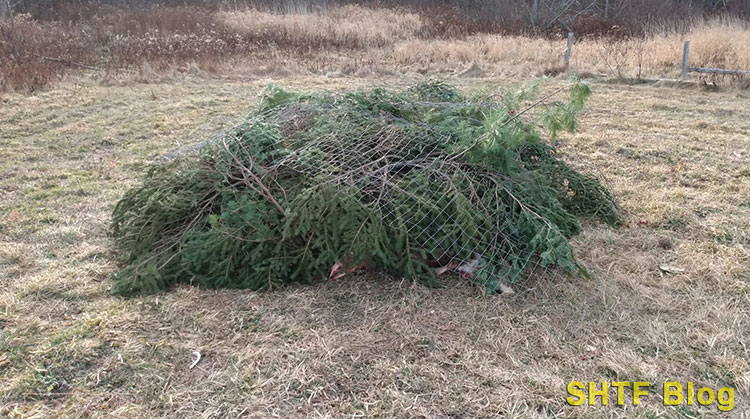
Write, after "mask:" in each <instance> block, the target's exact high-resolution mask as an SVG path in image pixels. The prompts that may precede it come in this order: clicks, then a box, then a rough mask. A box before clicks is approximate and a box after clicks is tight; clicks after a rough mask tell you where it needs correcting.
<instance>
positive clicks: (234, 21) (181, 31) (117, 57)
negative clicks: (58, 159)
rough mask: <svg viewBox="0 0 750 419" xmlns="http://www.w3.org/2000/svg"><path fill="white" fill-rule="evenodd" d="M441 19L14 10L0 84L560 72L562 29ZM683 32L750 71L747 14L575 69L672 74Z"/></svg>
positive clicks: (584, 55) (612, 45) (692, 26)
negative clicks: (83, 15)
mask: <svg viewBox="0 0 750 419" xmlns="http://www.w3.org/2000/svg"><path fill="white" fill-rule="evenodd" d="M436 19H437V20H436ZM449 23H450V22H443V21H442V20H439V18H438V17H435V16H423V15H419V14H416V13H411V12H406V11H403V10H394V9H386V8H366V7H362V6H345V7H338V8H330V9H325V10H315V11H313V12H312V13H291V14H274V13H268V12H261V11H257V10H235V11H204V10H200V9H196V8H191V7H153V8H149V9H103V10H101V11H100V13H97V14H94V15H93V16H91V17H90V18H88V19H81V20H77V21H73V22H68V21H45V22H35V21H32V20H30V19H29V18H28V17H24V16H18V17H17V18H16V19H15V21H14V22H13V23H11V24H5V25H3V26H2V27H0V91H3V90H5V91H12V90H26V91H33V90H36V89H39V88H43V87H45V86H47V85H48V84H49V83H51V82H55V81H57V80H59V79H61V78H63V76H65V75H67V74H71V73H80V72H82V71H84V70H81V66H80V65H81V64H83V65H85V66H94V67H97V68H99V69H100V70H101V71H95V72H91V71H89V70H85V71H88V72H89V73H91V74H94V77H97V78H106V79H113V78H115V79H118V78H119V79H122V78H130V79H133V78H135V79H143V78H144V77H143V73H147V74H150V73H153V74H154V75H156V76H157V77H150V78H156V79H159V78H163V77H165V75H166V76H167V77H168V76H169V75H170V74H176V73H183V74H184V73H196V72H201V73H205V74H208V75H211V76H214V77H229V78H237V76H238V75H239V76H240V77H242V78H246V77H248V76H258V75H260V76H263V75H266V74H268V73H269V72H273V73H276V74H297V75H305V74H319V75H323V74H327V73H344V74H357V73H359V74H370V73H386V74H387V73H392V72H393V71H394V69H395V71H399V72H411V73H414V72H420V73H423V74H424V73H426V72H431V73H433V74H441V73H451V72H456V71H460V70H461V69H463V68H464V67H466V66H467V65H469V64H476V65H477V66H479V67H481V69H482V70H483V71H484V73H486V74H496V75H504V76H511V75H524V76H526V75H528V74H536V75H540V74H549V73H558V72H560V71H563V70H564V69H563V68H562V60H563V55H564V52H565V44H566V42H565V40H564V39H562V38H560V39H549V38H533V37H524V36H504V35H490V34H479V35H474V36H464V35H456V36H450V34H451V33H452V32H451V30H450V28H449V27H447V26H446V25H449ZM443 26H446V27H443ZM684 39H690V40H691V41H692V53H691V64H692V65H696V66H709V67H719V68H728V69H745V70H748V69H750V54H749V53H748V51H750V29H748V23H747V21H742V20H739V19H730V18H715V19H713V20H710V21H705V20H695V21H690V22H683V24H682V25H680V26H679V27H673V26H666V25H662V26H661V27H659V26H653V27H652V28H651V29H650V30H649V31H648V35H647V36H646V37H645V38H627V37H623V36H622V34H618V33H614V34H612V36H609V37H591V38H584V39H580V40H576V43H575V46H574V49H573V54H572V70H573V71H577V72H580V73H604V74H608V75H614V76H619V77H626V78H631V77H637V76H643V77H667V78H675V77H678V76H679V74H680V63H681V53H682V41H683V40H684ZM45 57H46V58H52V59H53V61H50V60H48V59H47V60H45ZM144 69H145V70H144ZM238 73H239V74H238ZM732 81H733V80H731V79H722V80H721V82H723V83H725V82H732Z"/></svg>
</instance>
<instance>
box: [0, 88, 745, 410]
mask: <svg viewBox="0 0 750 419" xmlns="http://www.w3.org/2000/svg"><path fill="white" fill-rule="evenodd" d="M412 81H413V80H409V79H408V78H403V77H402V78H381V79H377V80H372V79H351V78H338V79H328V78H319V77H301V78H289V79H287V80H285V81H284V82H283V84H284V85H285V86H288V87H291V88H302V89H315V88H324V87H325V88H343V89H348V88H354V87H357V86H359V85H365V84H366V85H368V86H370V85H371V84H373V83H378V84H381V83H382V84H387V85H400V84H406V83H410V82H412ZM459 83H461V84H463V87H465V88H469V89H484V90H493V89H497V88H499V87H501V86H507V84H508V81H507V80H505V79H497V78H488V79H485V80H484V81H483V82H482V83H481V84H476V82H472V81H459ZM555 83H556V82H553V84H555ZM262 84H263V83H262V82H250V83H240V82H232V81H218V80H206V79H203V78H188V79H187V80H183V81H181V82H178V83H177V82H175V83H156V82H155V83H152V84H148V85H144V84H132V85H127V86H102V85H100V84H97V83H92V82H90V81H78V82H77V83H75V84H74V83H67V82H66V83H63V84H60V85H59V86H58V87H56V88H54V89H50V90H48V91H45V92H40V93H36V94H32V95H19V94H8V95H6V96H5V98H4V99H2V100H3V102H2V106H0V127H2V129H1V130H0V154H1V155H2V156H3V159H2V160H0V196H1V197H2V199H1V200H0V284H1V285H2V287H0V326H1V327H2V331H1V332H0V406H2V407H0V412H1V413H0V415H6V416H11V417H45V416H46V417H52V416H55V417H61V416H62V417H77V416H82V415H92V416H105V415H109V416H115V417H136V416H140V417H157V416H159V417H160V416H169V417H237V416H249V417H269V416H274V415H276V416H281V417H310V416H322V417H344V416H357V415H368V416H380V417H493V416H508V417H509V416H520V417H552V416H557V417H560V416H564V417H656V416H660V415H664V416H667V417H696V415H705V416H708V417H711V416H718V411H717V410H716V409H715V407H714V408H711V409H703V408H697V407H695V406H693V407H689V408H688V407H683V408H679V409H673V408H667V407H664V406H662V405H661V400H660V396H659V395H658V394H657V393H656V392H655V393H654V394H651V395H650V396H648V398H647V403H646V404H645V405H642V406H640V407H638V408H633V407H632V406H629V407H627V408H625V409H622V408H617V407H614V406H608V407H605V408H593V407H583V408H573V407H569V406H566V405H565V402H564V398H565V396H566V394H565V384H566V383H567V382H568V381H570V380H574V379H576V380H583V381H588V380H592V381H596V380H616V379H617V380H647V381H651V382H652V383H656V382H659V381H664V380H679V381H688V380H692V381H695V382H697V383H699V384H700V385H704V384H706V385H712V386H735V387H737V394H736V404H737V405H736V408H735V410H734V412H732V414H731V415H730V417H741V416H742V414H744V413H745V412H747V411H748V410H749V409H750V404H748V403H749V402H750V399H749V398H748V397H750V361H749V360H750V351H749V350H748V347H747V336H749V335H750V308H749V307H750V250H749V249H750V233H749V232H748V230H747V226H748V225H750V193H749V191H750V171H748V166H747V161H748V160H747V159H748V155H747V154H748V150H750V142H749V141H750V140H749V138H750V125H749V124H748V121H750V113H749V112H750V111H749V110H748V108H747V106H746V104H747V102H748V96H747V94H746V93H737V92H736V91H735V92H732V91H730V92H718V93H707V92H702V91H699V90H685V89H675V88H666V87H652V86H625V85H620V84H608V83H606V84H605V83H597V84H595V85H594V86H593V89H594V96H593V98H592V102H591V103H590V106H589V110H588V111H587V113H586V115H585V116H584V118H583V120H582V121H581V129H582V132H581V133H580V134H576V135H565V136H563V137H562V138H560V143H559V146H560V149H561V152H562V153H563V154H564V156H565V158H566V159H567V160H568V161H570V162H572V163H573V164H575V165H576V166H578V167H579V168H581V169H583V170H585V171H588V172H596V173H599V174H600V176H602V177H604V178H605V179H606V180H607V182H608V183H609V184H610V185H611V187H612V188H613V190H614V191H615V193H616V195H617V196H618V197H619V198H620V200H621V203H622V206H623V208H624V209H625V211H626V212H627V222H628V225H627V226H626V227H623V228H621V229H611V228H608V227H606V226H602V225H587V226H586V228H585V232H584V233H583V234H582V235H581V236H580V237H578V238H577V239H576V240H575V242H574V245H575V248H576V249H577V252H578V255H579V257H580V259H581V260H582V262H583V263H584V264H585V265H586V266H587V267H588V268H589V270H590V271H591V272H592V273H593V274H594V276H595V278H596V279H595V280H592V281H588V280H582V279H566V278H539V279H535V280H531V281H529V282H527V283H525V284H524V285H523V286H521V287H520V288H518V289H517V291H518V294H517V295H516V296H514V297H512V298H502V297H489V298H488V297H483V296H480V295H478V294H477V291H476V289H475V288H473V287H472V286H470V285H468V284H466V283H464V282H462V281H460V280H456V283H455V286H452V287H450V288H446V289H442V290H431V289H426V288H423V287H420V286H415V285H412V284H410V283H406V282H403V281H400V280H399V279H396V278H387V277H382V276H352V277H351V278H348V279H345V280H343V281H339V282H325V283H321V284H319V285H317V286H309V287H290V288H287V289H284V290H282V291H278V292H273V293H253V292H247V291H205V290H198V289H193V288H188V287H182V288H179V289H178V290H177V291H175V292H171V293H167V294H163V295H158V296H150V297H142V298H134V299H128V300H125V299H120V298H116V297H112V296H109V295H108V294H107V289H108V288H109V286H110V285H111V283H112V282H111V279H110V277H109V275H110V274H111V273H113V272H114V271H115V270H116V265H115V263H116V256H115V255H114V254H113V248H112V243H111V241H110V239H109V237H108V235H107V225H108V222H109V214H110V211H111V209H112V206H113V204H114V203H115V202H116V200H117V199H118V197H119V196H121V194H122V193H123V191H124V190H125V189H126V188H128V187H129V186H131V185H133V184H135V182H136V181H137V178H138V176H139V174H140V173H142V170H143V168H144V162H146V161H148V160H149V159H151V158H153V157H155V156H157V155H160V154H161V153H163V152H165V151H167V150H172V149H175V148H178V147H179V146H180V145H182V144H184V143H185V142H193V141H197V140H199V139H202V138H205V137H206V136H208V135H209V134H211V133H213V132H216V131H220V130H221V129H222V128H223V127H227V126H228V125H230V124H231V123H232V122H235V121H237V120H238V119H240V118H241V116H242V115H243V114H244V112H245V111H246V110H247V109H248V107H249V106H251V101H249V100H248V97H252V95H253V93H254V92H255V91H257V89H259V88H260V87H261V85H262ZM550 87H554V86H550ZM660 264H670V265H673V266H676V267H680V268H682V269H684V270H685V271H684V272H683V273H679V274H665V273H663V272H661V271H660V269H659V265H660ZM195 350H199V351H200V352H201V353H202V354H203V360H202V361H201V362H200V363H199V364H198V366H197V367H196V368H195V369H193V370H189V369H188V366H189V364H190V362H191V361H192V357H191V352H192V351H195ZM655 388H656V387H655ZM722 417H723V416H722Z"/></svg>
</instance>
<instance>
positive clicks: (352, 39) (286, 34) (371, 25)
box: [218, 6, 423, 51]
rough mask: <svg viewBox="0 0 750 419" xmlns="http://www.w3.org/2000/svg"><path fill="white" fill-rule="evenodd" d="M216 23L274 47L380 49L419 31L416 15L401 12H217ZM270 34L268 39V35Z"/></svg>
mask: <svg viewBox="0 0 750 419" xmlns="http://www.w3.org/2000/svg"><path fill="white" fill-rule="evenodd" d="M218 20H219V21H220V22H223V23H224V24H225V25H226V26H227V27H228V28H229V29H230V30H231V31H233V32H235V33H237V34H238V36H242V37H249V38H252V39H264V38H270V37H275V38H278V41H277V44H281V45H282V46H283V45H286V44H288V45H300V46H304V45H308V49H309V50H316V51H317V50H319V49H321V48H323V47H328V48H336V47H338V48H348V49H363V48H380V47H384V46H388V45H392V44H393V43H394V42H396V41H398V40H402V39H409V38H414V37H415V36H417V34H419V32H420V31H421V30H422V26H423V22H422V19H421V18H420V16H419V15H417V14H415V13H409V12H406V11H402V10H392V9H368V8H363V7H361V6H343V7H337V8H333V9H330V10H326V11H325V12H323V11H321V12H319V13H313V14H276V13H268V12H262V11H258V10H247V11H232V12H221V13H219V14H218ZM271 34H272V35H271Z"/></svg>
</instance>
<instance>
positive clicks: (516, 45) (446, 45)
mask: <svg viewBox="0 0 750 419" xmlns="http://www.w3.org/2000/svg"><path fill="white" fill-rule="evenodd" d="M682 29H686V28H682ZM686 30H687V32H677V31H675V30H674V29H668V28H657V27H655V28H653V29H651V30H650V34H649V35H648V36H647V37H646V38H623V39H618V38H609V37H605V38H584V39H582V40H576V41H575V43H574V47H573V53H572V58H571V69H572V70H573V71H578V72H582V73H591V72H597V73H604V74H608V75H613V76H622V77H632V78H635V77H637V76H638V75H639V74H640V75H641V76H644V77H667V78H677V77H679V75H680V65H681V62H682V43H683V41H684V40H685V39H689V40H690V41H691V53H690V57H691V58H690V59H691V62H690V65H691V66H703V67H715V68H726V69H740V70H742V69H750V53H748V51H750V29H749V28H748V26H747V23H746V22H742V21H739V20H732V19H715V20H711V21H707V22H706V21H700V22H695V23H693V24H691V25H687V29H686ZM565 47H566V41H565V40H563V39H559V40H550V39H545V38H531V37H524V36H501V35H477V36H473V37H469V38H467V39H458V40H438V39H431V40H408V41H403V42H400V43H397V44H396V45H395V50H394V53H393V58H394V59H395V60H396V62H398V63H400V64H402V65H420V66H433V67H438V68H440V67H443V68H445V67H452V68H456V67H458V66H461V65H465V64H467V63H471V62H476V63H481V65H482V66H483V67H484V68H486V70H487V71H492V72H496V73H499V74H512V73H516V74H519V73H524V72H525V73H527V74H528V73H529V72H531V73H532V74H542V73H543V72H545V71H548V70H553V69H556V68H561V67H562V65H563V56H564V54H565Z"/></svg>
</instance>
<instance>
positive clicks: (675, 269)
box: [659, 265, 685, 274]
mask: <svg viewBox="0 0 750 419" xmlns="http://www.w3.org/2000/svg"><path fill="white" fill-rule="evenodd" d="M659 269H661V271H662V272H666V273H668V274H680V273H683V272H685V270H684V269H682V268H678V267H676V266H671V265H659Z"/></svg>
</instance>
